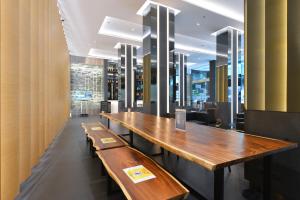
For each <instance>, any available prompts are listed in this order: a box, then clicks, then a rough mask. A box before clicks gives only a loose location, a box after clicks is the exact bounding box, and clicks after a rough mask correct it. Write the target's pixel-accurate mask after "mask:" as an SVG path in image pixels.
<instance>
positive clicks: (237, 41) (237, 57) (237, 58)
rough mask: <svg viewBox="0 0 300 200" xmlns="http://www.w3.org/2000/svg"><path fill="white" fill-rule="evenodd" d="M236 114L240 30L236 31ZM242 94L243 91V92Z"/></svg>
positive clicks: (237, 107) (237, 104)
mask: <svg viewBox="0 0 300 200" xmlns="http://www.w3.org/2000/svg"><path fill="white" fill-rule="evenodd" d="M235 92H236V111H235V112H236V114H237V113H238V112H239V31H236V91H235ZM241 95H242V93H241Z"/></svg>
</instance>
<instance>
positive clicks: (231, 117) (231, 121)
mask: <svg viewBox="0 0 300 200" xmlns="http://www.w3.org/2000/svg"><path fill="white" fill-rule="evenodd" d="M230 32H231V116H230V123H231V125H230V126H231V128H232V125H233V93H234V91H233V30H232V29H231V30H230ZM225 78H227V77H225ZM227 87H228V86H227Z"/></svg>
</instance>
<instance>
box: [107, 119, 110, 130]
mask: <svg viewBox="0 0 300 200" xmlns="http://www.w3.org/2000/svg"><path fill="white" fill-rule="evenodd" d="M107 128H108V129H110V120H109V119H107Z"/></svg>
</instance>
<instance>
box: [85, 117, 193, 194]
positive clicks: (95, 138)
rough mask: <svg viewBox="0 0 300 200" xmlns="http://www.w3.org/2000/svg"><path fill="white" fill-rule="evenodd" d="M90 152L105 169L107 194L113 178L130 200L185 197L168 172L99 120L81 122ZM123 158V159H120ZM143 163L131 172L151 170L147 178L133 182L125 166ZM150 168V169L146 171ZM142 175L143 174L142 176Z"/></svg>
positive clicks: (182, 187)
mask: <svg viewBox="0 0 300 200" xmlns="http://www.w3.org/2000/svg"><path fill="white" fill-rule="evenodd" d="M82 127H83V128H84V130H85V133H86V137H87V138H89V139H88V141H89V145H90V146H91V147H93V149H92V152H93V154H92V155H94V154H96V155H97V156H98V157H99V159H100V160H101V162H102V163H103V166H102V167H105V169H106V171H107V174H108V176H107V180H108V181H107V183H108V186H107V188H108V190H107V192H108V194H110V193H111V192H112V189H111V188H112V184H113V182H112V181H111V179H112V180H114V182H115V183H117V184H118V186H119V188H121V190H122V192H123V193H124V195H125V196H126V198H127V199H132V200H143V199H144V200H150V199H153V200H163V199H186V197H187V195H188V193H189V191H188V190H187V189H186V188H185V187H184V186H183V185H182V184H181V183H180V182H179V181H177V180H176V179H175V178H174V177H173V176H172V175H171V174H169V173H168V172H167V171H166V170H164V169H163V168H162V167H160V166H159V165H158V164H157V163H156V162H155V161H153V160H152V159H151V158H149V157H147V156H146V155H144V154H143V153H141V152H139V151H138V150H136V149H133V148H131V147H128V144H127V143H126V142H124V141H123V140H122V139H120V138H119V137H118V136H117V135H116V134H115V133H114V132H113V131H111V130H108V129H107V128H105V127H104V126H103V125H102V124H101V123H100V122H95V123H82ZM120 158H122V160H120ZM139 166H142V170H139V169H137V170H136V171H133V172H132V173H136V174H138V173H145V172H144V170H143V169H146V170H147V172H149V173H151V174H152V176H153V177H152V178H151V179H150V180H147V179H145V180H147V181H145V180H143V179H141V182H138V183H139V184H137V182H134V179H131V176H129V175H127V174H126V173H125V172H124V169H130V168H134V167H139ZM148 170H149V171H148ZM144 178H145V177H144Z"/></svg>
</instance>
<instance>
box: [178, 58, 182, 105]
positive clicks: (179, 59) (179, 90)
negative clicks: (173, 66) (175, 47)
mask: <svg viewBox="0 0 300 200" xmlns="http://www.w3.org/2000/svg"><path fill="white" fill-rule="evenodd" d="M180 57H181V54H180V53H178V63H179V65H178V69H179V70H178V72H179V84H178V93H179V106H181V64H180V61H181V58H180Z"/></svg>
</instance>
